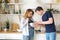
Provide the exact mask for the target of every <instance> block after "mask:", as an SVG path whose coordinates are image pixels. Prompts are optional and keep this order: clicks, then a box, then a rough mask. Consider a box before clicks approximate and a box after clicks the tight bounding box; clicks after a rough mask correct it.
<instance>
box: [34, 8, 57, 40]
mask: <svg viewBox="0 0 60 40" xmlns="http://www.w3.org/2000/svg"><path fill="white" fill-rule="evenodd" d="M35 11H36V12H37V13H38V14H39V15H42V22H40V21H36V24H37V25H45V28H46V40H56V29H55V24H54V18H53V15H52V13H51V12H50V11H46V12H45V13H43V8H42V7H37V8H36V10H35Z"/></svg>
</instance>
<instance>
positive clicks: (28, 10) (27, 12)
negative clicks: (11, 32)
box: [24, 9, 34, 18]
mask: <svg viewBox="0 0 60 40" xmlns="http://www.w3.org/2000/svg"><path fill="white" fill-rule="evenodd" d="M29 12H32V15H33V14H34V11H33V10H32V9H27V10H26V13H25V15H24V17H25V18H27V17H28V14H29Z"/></svg>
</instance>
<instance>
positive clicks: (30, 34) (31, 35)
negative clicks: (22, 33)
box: [29, 28, 34, 40]
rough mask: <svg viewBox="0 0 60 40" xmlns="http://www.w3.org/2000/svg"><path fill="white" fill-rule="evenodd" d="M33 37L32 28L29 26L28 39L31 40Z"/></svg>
mask: <svg viewBox="0 0 60 40" xmlns="http://www.w3.org/2000/svg"><path fill="white" fill-rule="evenodd" d="M33 39H34V29H33V28H30V29H29V40H33Z"/></svg>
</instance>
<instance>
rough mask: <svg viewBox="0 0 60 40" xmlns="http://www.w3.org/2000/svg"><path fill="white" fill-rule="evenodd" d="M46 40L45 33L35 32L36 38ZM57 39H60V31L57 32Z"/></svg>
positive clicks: (36, 39)
mask: <svg viewBox="0 0 60 40" xmlns="http://www.w3.org/2000/svg"><path fill="white" fill-rule="evenodd" d="M38 39H39V40H46V35H45V33H37V34H35V37H34V40H38ZM56 40H60V33H57V34H56Z"/></svg>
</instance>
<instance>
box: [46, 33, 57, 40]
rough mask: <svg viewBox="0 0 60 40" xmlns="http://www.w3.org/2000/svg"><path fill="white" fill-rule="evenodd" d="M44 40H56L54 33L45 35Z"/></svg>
mask: <svg viewBox="0 0 60 40" xmlns="http://www.w3.org/2000/svg"><path fill="white" fill-rule="evenodd" d="M46 40H56V32H51V33H46Z"/></svg>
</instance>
